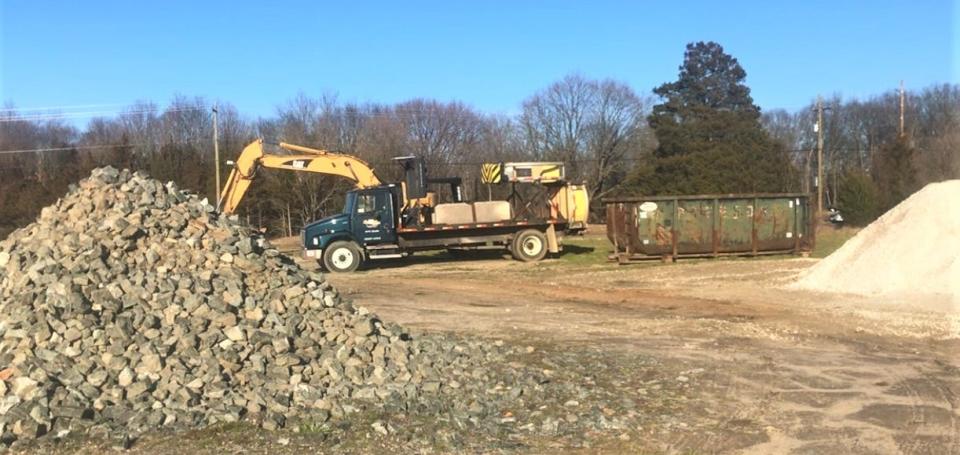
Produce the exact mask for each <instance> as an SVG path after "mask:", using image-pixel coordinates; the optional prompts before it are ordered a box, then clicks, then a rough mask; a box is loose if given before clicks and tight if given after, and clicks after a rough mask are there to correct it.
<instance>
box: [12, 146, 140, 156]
mask: <svg viewBox="0 0 960 455" xmlns="http://www.w3.org/2000/svg"><path fill="white" fill-rule="evenodd" d="M141 145H150V144H103V145H74V146H71V147H47V148H37V149H23V150H0V155H14V154H17V153H40V152H60V151H67V150H77V149H106V148H113V147H136V146H141Z"/></svg>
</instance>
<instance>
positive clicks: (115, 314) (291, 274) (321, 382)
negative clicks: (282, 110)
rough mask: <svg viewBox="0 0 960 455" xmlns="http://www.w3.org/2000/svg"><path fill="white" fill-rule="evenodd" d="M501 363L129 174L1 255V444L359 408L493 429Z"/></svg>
mask: <svg viewBox="0 0 960 455" xmlns="http://www.w3.org/2000/svg"><path fill="white" fill-rule="evenodd" d="M505 349H506V348H498V347H496V346H492V345H488V344H486V343H483V342H480V341H471V342H465V341H463V340H459V341H457V340H452V339H447V338H442V337H434V336H431V337H421V338H417V339H414V338H413V337H411V336H410V335H409V334H408V333H407V332H405V331H404V329H403V328H401V327H399V326H397V325H395V324H388V323H384V322H383V321H381V320H379V319H378V318H377V317H376V316H375V315H373V314H370V313H368V312H367V311H366V310H364V309H362V308H354V307H353V306H352V305H351V304H350V303H349V302H346V301H344V300H341V299H340V297H339V295H338V294H337V291H336V290H335V289H334V288H332V287H331V286H330V285H329V284H328V283H327V282H326V280H325V279H324V276H323V275H322V274H320V273H311V272H306V271H304V270H301V269H300V268H299V267H298V266H297V265H296V264H294V263H293V262H291V261H290V260H289V259H288V258H286V257H285V256H282V255H281V254H280V253H279V252H278V251H277V250H275V249H273V248H271V247H270V245H269V244H268V243H266V242H264V241H263V240H262V239H258V238H256V237H254V236H251V234H250V232H249V231H248V230H247V229H246V228H245V227H243V226H241V225H240V224H239V223H237V222H235V221H232V220H230V219H226V218H224V217H221V216H219V215H218V214H217V213H215V211H214V208H213V207H211V206H210V205H209V204H207V203H206V202H205V201H203V200H200V199H198V198H197V197H196V196H191V195H188V194H186V193H184V192H182V191H180V190H178V189H177V188H176V187H175V186H174V185H173V184H172V183H167V184H163V183H161V182H158V181H156V180H153V179H150V178H148V177H147V176H145V175H143V174H139V173H132V172H130V171H127V170H124V171H118V170H116V169H113V168H109V167H107V168H100V169H97V170H95V171H93V173H92V175H91V176H90V177H89V178H88V179H85V180H83V181H82V182H80V183H79V184H78V185H77V186H75V187H73V188H72V189H71V191H70V192H69V193H68V194H67V195H66V196H65V197H64V198H62V199H61V200H59V201H58V202H57V203H56V204H54V205H52V206H50V207H46V208H44V209H43V211H42V213H41V215H40V217H39V218H38V219H37V221H36V222H34V223H33V224H31V225H29V226H27V227H25V228H23V229H20V230H18V231H16V232H14V233H13V234H11V235H10V236H9V238H7V239H6V240H4V241H3V242H0V435H2V436H0V439H2V441H3V442H4V443H6V444H11V443H13V442H15V441H17V440H28V439H32V438H37V437H41V436H44V435H55V436H63V435H66V434H69V433H71V432H86V433H92V432H93V430H96V429H99V430H101V431H107V432H109V431H112V430H113V429H117V428H122V430H123V431H124V432H126V433H131V432H132V433H137V432H142V431H147V430H152V429H159V428H178V427H189V428H193V427H201V426H205V425H209V424H212V423H217V422H233V421H238V420H245V421H252V422H256V423H258V424H260V425H262V426H263V427H265V428H268V429H272V428H279V427H282V426H284V425H290V424H291V422H297V421H306V420H307V419H310V420H311V421H317V420H319V421H321V422H322V421H325V420H326V419H329V418H331V417H332V418H336V417H338V416H341V415H343V414H344V413H345V412H350V411H351V410H352V409H356V406H360V404H363V403H368V404H372V405H375V406H393V407H394V408H395V409H399V410H400V411H401V412H402V411H403V410H404V409H408V408H409V409H413V408H416V407H418V406H419V407H423V406H425V404H424V403H434V406H435V407H437V408H438V409H439V408H443V409H448V410H450V412H454V413H457V414H458V415H463V416H477V415H483V414H484V413H485V412H487V411H486V409H487V408H486V406H487V403H485V402H484V401H483V400H482V397H483V396H485V394H487V392H486V391H487V390H489V389H490V388H491V387H492V384H498V381H500V379H497V378H496V377H494V376H492V373H491V370H490V369H489V365H491V364H497V363H501V362H502V361H503V359H504V355H505V354H504V352H505ZM522 376H523V375H522V374H518V375H516V377H522ZM501 379H502V378H501ZM527 379H529V382H530V383H531V384H532V386H534V387H539V385H538V384H540V383H541V382H540V381H538V380H536V378H532V377H528V378H527ZM542 382H546V381H542ZM499 384H500V386H502V383H499ZM500 386H497V387H498V388H499V387H500ZM528 390H529V389H528ZM430 397H443V399H436V398H434V399H432V400H431V398H430ZM470 397H481V398H480V399H473V398H470ZM513 398H515V397H513ZM358 403H360V404H358ZM494 412H495V411H494Z"/></svg>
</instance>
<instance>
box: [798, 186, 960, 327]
mask: <svg viewBox="0 0 960 455" xmlns="http://www.w3.org/2000/svg"><path fill="white" fill-rule="evenodd" d="M796 287H799V288H804V289H810V290H817V291H830V292H845V293H852V294H862V295H871V296H876V295H884V296H895V297H900V298H901V301H903V299H902V298H904V297H906V298H908V300H910V299H912V300H923V299H925V298H931V297H933V298H936V299H939V300H946V301H948V302H952V303H953V305H952V308H953V309H954V310H957V309H960V305H958V303H960V180H949V181H945V182H940V183H933V184H930V185H927V186H926V187H924V188H923V189H922V190H920V191H918V192H916V193H914V194H913V195H912V196H910V197H909V198H907V199H906V200H904V201H903V202H901V203H900V204H899V205H897V206H896V207H894V208H893V209H891V210H890V211H889V212H887V213H885V214H884V215H883V216H881V217H880V218H879V219H877V220H876V221H875V222H873V223H872V224H870V225H869V226H867V227H866V228H864V229H863V230H862V231H860V232H859V233H858V234H857V235H856V236H855V237H853V238H852V239H850V240H849V241H848V242H847V243H846V244H844V245H843V246H842V247H841V248H840V249H838V250H837V251H836V252H834V253H833V254H831V255H830V256H828V257H827V258H825V259H824V260H822V261H820V262H819V263H818V264H816V265H815V266H813V267H811V268H810V269H809V271H808V272H807V273H805V274H804V275H803V276H802V277H801V278H800V280H799V281H798V282H797V283H796ZM917 303H920V302H917Z"/></svg>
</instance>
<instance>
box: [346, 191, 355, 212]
mask: <svg viewBox="0 0 960 455" xmlns="http://www.w3.org/2000/svg"><path fill="white" fill-rule="evenodd" d="M356 205H357V192H356V191H350V192H349V193H347V202H346V203H344V204H343V213H346V214H351V213H353V208H354V207H355V206H356Z"/></svg>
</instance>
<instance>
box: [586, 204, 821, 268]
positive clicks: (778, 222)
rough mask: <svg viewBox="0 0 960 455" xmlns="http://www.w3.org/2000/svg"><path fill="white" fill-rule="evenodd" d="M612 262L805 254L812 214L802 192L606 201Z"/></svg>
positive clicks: (810, 238) (810, 244)
mask: <svg viewBox="0 0 960 455" xmlns="http://www.w3.org/2000/svg"><path fill="white" fill-rule="evenodd" d="M604 202H605V203H606V206H607V238H609V239H610V242H611V243H613V249H614V251H613V254H612V255H611V256H610V259H611V260H616V261H619V262H621V263H623V262H630V261H634V260H643V259H663V260H672V259H676V258H681V257H717V256H730V255H738V256H754V255H762V254H790V253H793V254H806V253H808V252H810V251H811V250H812V249H813V246H814V231H815V229H814V225H813V221H814V217H813V216H812V210H811V207H810V205H809V204H810V198H809V197H808V196H807V195H806V194H799V193H788V194H723V195H697V196H652V197H639V198H616V199H605V200H604Z"/></svg>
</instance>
